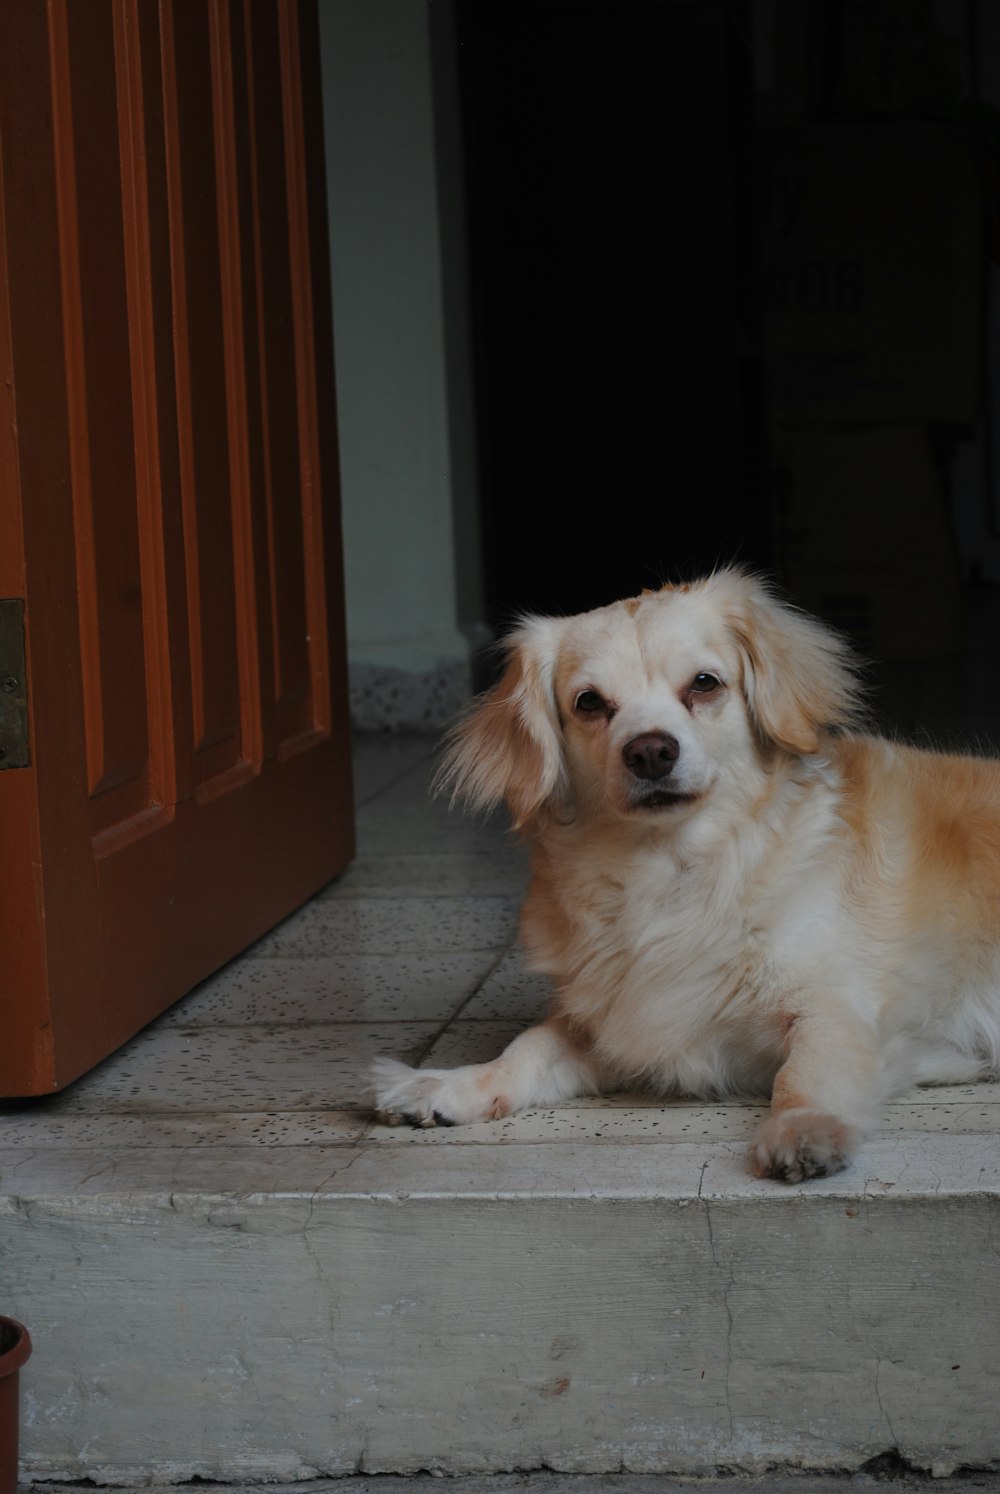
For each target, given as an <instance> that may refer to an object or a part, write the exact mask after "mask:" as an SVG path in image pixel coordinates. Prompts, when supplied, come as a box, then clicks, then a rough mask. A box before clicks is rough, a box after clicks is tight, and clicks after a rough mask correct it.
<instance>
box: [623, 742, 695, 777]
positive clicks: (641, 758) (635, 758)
mask: <svg viewBox="0 0 1000 1494" xmlns="http://www.w3.org/2000/svg"><path fill="white" fill-rule="evenodd" d="M680 750H681V749H680V743H679V742H678V740H677V738H676V737H671V736H668V735H667V733H666V732H665V731H646V732H643V734H642V736H640V737H633V738H632V740H631V742H626V743H625V746H624V747H623V748H622V757H623V758H624V759H625V766H626V768H628V770H629V772H630V773H631V774H633V776H634V777H636V778H649V779H653V780H654V781H655V780H656V779H657V778H666V776H667V774H668V773H672V772H673V767H674V763H675V762H676V761H677V759H678V757H679V756H680Z"/></svg>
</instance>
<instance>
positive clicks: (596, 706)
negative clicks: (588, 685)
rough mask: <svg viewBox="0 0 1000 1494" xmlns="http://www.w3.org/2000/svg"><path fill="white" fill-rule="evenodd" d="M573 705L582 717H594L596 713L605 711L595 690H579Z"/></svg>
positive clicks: (601, 698) (603, 702) (602, 701)
mask: <svg viewBox="0 0 1000 1494" xmlns="http://www.w3.org/2000/svg"><path fill="white" fill-rule="evenodd" d="M574 704H575V706H576V709H577V710H578V711H580V712H581V713H582V714H583V715H584V716H594V715H596V714H597V712H598V711H604V710H606V709H607V704H606V702H605V700H604V698H603V696H601V695H598V693H597V691H596V690H581V691H580V693H579V695H578V696H577V697H576V701H575V702H574Z"/></svg>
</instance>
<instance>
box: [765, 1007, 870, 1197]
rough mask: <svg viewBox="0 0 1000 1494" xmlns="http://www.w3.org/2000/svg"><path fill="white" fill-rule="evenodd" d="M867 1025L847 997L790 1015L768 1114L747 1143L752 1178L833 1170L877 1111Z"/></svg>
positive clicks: (791, 1179) (795, 1177)
mask: <svg viewBox="0 0 1000 1494" xmlns="http://www.w3.org/2000/svg"><path fill="white" fill-rule="evenodd" d="M878 1092H879V1056H878V1043H877V1038H876V1034H875V1032H874V1030H873V1029H872V1028H871V1027H870V1026H869V1025H868V1023H867V1022H865V1021H864V1020H863V1019H862V1018H861V1017H859V1016H858V1014H857V1013H856V1012H855V1011H854V1010H853V1009H852V1008H851V1007H849V1006H848V1005H847V1004H846V1002H843V1001H838V1002H837V1003H836V1005H834V1004H833V1002H832V1001H829V1000H826V999H825V1000H824V1010H823V1011H822V1012H817V1011H815V1010H813V1011H806V1012H803V1013H802V1014H801V1015H799V1016H797V1017H795V1018H794V1019H793V1020H792V1023H791V1028H790V1032H789V1038H788V1054H787V1057H786V1059H785V1062H784V1064H783V1065H782V1067H781V1068H780V1069H779V1070H778V1074H777V1077H776V1078H775V1081H774V1091H773V1093H772V1096H771V1114H770V1116H769V1118H768V1119H767V1120H766V1121H765V1122H764V1124H763V1125H762V1126H761V1128H760V1130H759V1131H758V1132H757V1135H756V1138H755V1139H754V1141H753V1144H752V1145H751V1147H750V1168H751V1171H752V1172H754V1173H755V1174H756V1176H757V1177H759V1178H778V1179H779V1180H780V1181H781V1182H784V1183H800V1182H802V1181H803V1180H804V1179H805V1178H821V1177H825V1176H826V1175H827V1174H828V1173H831V1172H839V1171H840V1169H841V1168H842V1167H846V1166H847V1164H848V1162H849V1161H850V1160H851V1154H852V1152H853V1151H854V1148H855V1147H856V1145H857V1143H858V1140H859V1139H860V1136H861V1133H862V1131H863V1130H864V1129H865V1128H866V1127H867V1126H869V1125H871V1124H872V1122H873V1121H874V1119H875V1116H876V1114H877V1112H878Z"/></svg>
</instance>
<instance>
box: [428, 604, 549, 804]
mask: <svg viewBox="0 0 1000 1494" xmlns="http://www.w3.org/2000/svg"><path fill="white" fill-rule="evenodd" d="M558 627H559V622H558V619H553V618H541V617H531V618H526V619H525V621H524V622H523V623H522V625H521V626H520V627H519V628H518V629H517V631H516V632H515V633H512V634H511V636H510V637H509V638H508V639H507V640H506V647H507V650H508V662H507V667H506V669H505V670H504V672H503V675H502V676H501V678H500V680H499V681H498V683H497V684H495V685H494V686H493V688H492V689H491V690H487V691H486V693H485V695H482V696H480V697H479V699H478V701H477V702H476V703H475V706H474V709H473V710H472V713H471V714H470V715H469V716H467V717H466V719H465V720H464V721H461V722H459V724H458V726H456V727H455V728H454V730H453V731H452V732H451V733H450V736H449V740H448V748H447V751H446V753H445V757H444V761H443V762H442V765H441V768H440V771H439V772H438V774H437V778H436V780H435V788H436V789H437V790H439V791H441V790H443V791H445V792H450V793H451V796H452V798H453V799H455V798H463V799H466V800H467V801H468V802H469V803H470V804H471V805H472V807H473V808H474V809H493V808H495V807H496V805H498V804H499V803H500V802H501V800H505V801H506V803H507V806H508V808H509V809H510V812H511V814H512V816H513V819H514V827H515V829H520V828H521V826H522V825H524V824H525V823H526V822H527V821H528V820H530V819H531V818H532V816H533V815H535V814H537V813H538V811H539V810H540V809H541V807H542V806H543V804H545V803H546V802H547V801H548V800H549V799H551V798H552V797H553V796H554V795H555V794H556V793H557V791H558V790H559V788H560V787H561V786H562V784H563V782H564V779H565V764H564V761H563V752H562V733H561V730H560V726H559V716H558V712H557V710H556V703H555V694H554V691H553V685H552V674H553V670H554V668H555V656H556V633H557V630H558Z"/></svg>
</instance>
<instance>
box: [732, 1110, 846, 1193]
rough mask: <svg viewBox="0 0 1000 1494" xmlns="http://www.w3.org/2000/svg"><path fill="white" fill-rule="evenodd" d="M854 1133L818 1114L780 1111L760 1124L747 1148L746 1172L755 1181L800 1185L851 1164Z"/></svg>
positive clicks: (802, 1111)
mask: <svg viewBox="0 0 1000 1494" xmlns="http://www.w3.org/2000/svg"><path fill="white" fill-rule="evenodd" d="M857 1143H858V1132H857V1130H856V1129H855V1127H854V1126H852V1125H850V1124H849V1123H848V1122H847V1121H843V1120H838V1119H837V1117H836V1116H835V1115H824V1113H823V1112H822V1111H821V1110H805V1109H795V1110H782V1111H780V1112H779V1113H778V1114H777V1115H772V1116H771V1117H770V1118H769V1119H768V1120H766V1121H765V1122H764V1124H763V1125H762V1126H761V1128H760V1130H759V1131H758V1132H757V1135H756V1138H755V1139H754V1142H753V1144H752V1145H751V1147H750V1170H751V1172H752V1173H753V1174H754V1176H755V1177H758V1178H777V1179H778V1181H779V1182H782V1183H802V1182H805V1180H806V1178H825V1177H826V1176H827V1175H828V1174H829V1173H831V1172H839V1171H840V1170H841V1168H842V1167H846V1166H847V1164H848V1162H849V1161H850V1160H851V1154H852V1153H853V1151H854V1148H855V1147H856V1146H857Z"/></svg>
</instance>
